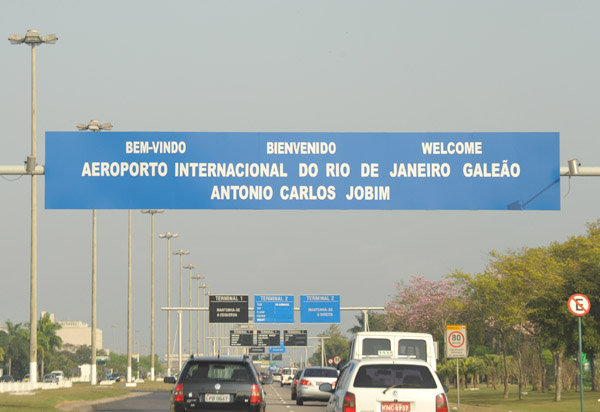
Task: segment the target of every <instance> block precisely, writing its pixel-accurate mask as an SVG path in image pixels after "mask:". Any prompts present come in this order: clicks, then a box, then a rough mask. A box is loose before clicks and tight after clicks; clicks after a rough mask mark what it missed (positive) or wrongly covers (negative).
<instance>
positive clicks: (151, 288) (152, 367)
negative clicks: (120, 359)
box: [141, 209, 165, 382]
mask: <svg viewBox="0 0 600 412" xmlns="http://www.w3.org/2000/svg"><path fill="white" fill-rule="evenodd" d="M164 211H165V210H164V209H145V210H142V211H141V212H142V213H144V214H150V220H151V233H150V239H151V240H150V256H151V257H150V261H151V263H150V268H151V269H150V284H151V286H150V301H151V302H150V381H152V382H154V215H155V214H157V213H163V212H164Z"/></svg>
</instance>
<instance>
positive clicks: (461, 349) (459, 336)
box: [445, 325, 468, 358]
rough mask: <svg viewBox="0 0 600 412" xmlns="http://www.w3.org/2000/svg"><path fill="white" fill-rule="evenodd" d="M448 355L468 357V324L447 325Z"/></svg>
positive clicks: (450, 356)
mask: <svg viewBox="0 0 600 412" xmlns="http://www.w3.org/2000/svg"><path fill="white" fill-rule="evenodd" d="M445 347H446V357H447V358H466V357H467V355H468V351H467V325H446V345H445Z"/></svg>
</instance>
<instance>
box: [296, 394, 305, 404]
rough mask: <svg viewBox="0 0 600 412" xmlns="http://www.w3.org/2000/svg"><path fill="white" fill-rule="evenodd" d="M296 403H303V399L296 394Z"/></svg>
mask: <svg viewBox="0 0 600 412" xmlns="http://www.w3.org/2000/svg"><path fill="white" fill-rule="evenodd" d="M296 405H298V406H302V405H304V401H303V400H302V399H300V398H298V397H297V396H296Z"/></svg>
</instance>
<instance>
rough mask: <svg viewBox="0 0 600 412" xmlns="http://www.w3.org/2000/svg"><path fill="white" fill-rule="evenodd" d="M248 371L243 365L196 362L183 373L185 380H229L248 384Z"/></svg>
mask: <svg viewBox="0 0 600 412" xmlns="http://www.w3.org/2000/svg"><path fill="white" fill-rule="evenodd" d="M250 376H251V375H250V371H249V370H248V369H247V368H246V366H245V365H244V364H240V363H223V362H214V363H213V362H198V363H192V364H190V365H189V367H188V368H187V370H186V371H185V380H186V381H187V380H195V381H199V382H212V381H217V380H219V381H223V380H231V381H238V382H250Z"/></svg>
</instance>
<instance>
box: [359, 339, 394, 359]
mask: <svg viewBox="0 0 600 412" xmlns="http://www.w3.org/2000/svg"><path fill="white" fill-rule="evenodd" d="M391 350H392V344H391V343H390V340H389V339H373V338H367V339H363V341H362V354H363V355H364V356H369V355H373V356H378V355H380V353H379V351H385V352H389V351H391Z"/></svg>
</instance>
